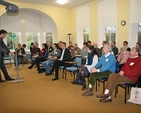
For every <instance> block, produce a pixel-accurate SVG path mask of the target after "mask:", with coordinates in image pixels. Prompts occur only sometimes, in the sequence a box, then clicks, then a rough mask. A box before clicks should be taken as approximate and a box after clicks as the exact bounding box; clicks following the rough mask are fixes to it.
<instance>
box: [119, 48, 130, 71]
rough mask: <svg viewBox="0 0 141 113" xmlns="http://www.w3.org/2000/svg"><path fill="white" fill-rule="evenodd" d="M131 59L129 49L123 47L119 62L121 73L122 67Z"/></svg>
mask: <svg viewBox="0 0 141 113" xmlns="http://www.w3.org/2000/svg"><path fill="white" fill-rule="evenodd" d="M128 58H129V51H127V47H126V46H124V47H122V51H121V52H120V54H119V56H118V58H117V61H118V62H119V69H118V70H119V71H120V70H121V68H122V66H123V65H124V64H125V63H126V61H127V60H128Z"/></svg>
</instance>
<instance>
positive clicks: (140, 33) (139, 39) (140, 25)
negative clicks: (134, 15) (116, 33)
mask: <svg viewBox="0 0 141 113" xmlns="http://www.w3.org/2000/svg"><path fill="white" fill-rule="evenodd" d="M138 26H139V27H138V41H137V42H139V43H140V44H141V23H139V25H138Z"/></svg>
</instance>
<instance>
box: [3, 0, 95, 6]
mask: <svg viewBox="0 0 141 113" xmlns="http://www.w3.org/2000/svg"><path fill="white" fill-rule="evenodd" d="M5 1H9V2H10V1H14V2H24V3H31V4H41V5H48V6H56V7H63V8H73V7H77V6H80V5H83V4H86V3H89V2H91V1H94V0H68V2H67V3H66V4H64V5H60V4H58V3H57V0H5ZM15 5H16V4H15Z"/></svg>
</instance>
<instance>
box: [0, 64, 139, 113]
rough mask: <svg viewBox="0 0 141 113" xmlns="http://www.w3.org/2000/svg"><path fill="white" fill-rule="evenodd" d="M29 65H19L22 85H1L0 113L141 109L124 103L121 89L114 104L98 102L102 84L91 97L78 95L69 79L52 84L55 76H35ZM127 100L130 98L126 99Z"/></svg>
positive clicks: (130, 112) (117, 112)
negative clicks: (22, 79) (97, 96)
mask: <svg viewBox="0 0 141 113" xmlns="http://www.w3.org/2000/svg"><path fill="white" fill-rule="evenodd" d="M6 67H7V70H8V72H9V74H10V76H11V77H14V76H15V75H16V71H15V70H14V67H13V66H10V65H6ZM27 67H28V65H25V66H24V67H22V65H20V69H19V75H20V76H24V82H22V83H11V81H7V82H5V83H0V113H140V112H141V106H139V105H135V104H131V103H127V104H124V90H123V89H119V94H118V95H117V98H115V97H114V95H113V102H111V103H100V102H99V99H98V98H96V95H97V94H101V92H102V87H101V86H102V85H100V86H99V87H98V91H97V92H95V90H94V96H91V97H83V96H81V94H82V92H83V91H82V90H81V86H78V85H72V84H71V83H70V82H71V80H72V77H71V76H70V75H69V74H68V76H67V80H66V81H65V80H64V79H61V77H60V80H58V81H52V80H51V79H52V78H53V77H54V76H53V75H51V76H48V77H47V76H45V74H44V73H43V74H37V71H36V69H35V68H34V69H32V70H29V69H27ZM128 98H129V96H128Z"/></svg>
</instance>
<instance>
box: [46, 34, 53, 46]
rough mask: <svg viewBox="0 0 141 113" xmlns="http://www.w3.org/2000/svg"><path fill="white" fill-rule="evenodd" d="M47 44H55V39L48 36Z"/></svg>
mask: <svg viewBox="0 0 141 113" xmlns="http://www.w3.org/2000/svg"><path fill="white" fill-rule="evenodd" d="M46 42H50V44H51V45H52V44H53V38H52V36H46Z"/></svg>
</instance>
